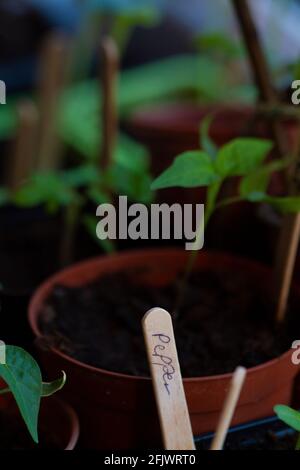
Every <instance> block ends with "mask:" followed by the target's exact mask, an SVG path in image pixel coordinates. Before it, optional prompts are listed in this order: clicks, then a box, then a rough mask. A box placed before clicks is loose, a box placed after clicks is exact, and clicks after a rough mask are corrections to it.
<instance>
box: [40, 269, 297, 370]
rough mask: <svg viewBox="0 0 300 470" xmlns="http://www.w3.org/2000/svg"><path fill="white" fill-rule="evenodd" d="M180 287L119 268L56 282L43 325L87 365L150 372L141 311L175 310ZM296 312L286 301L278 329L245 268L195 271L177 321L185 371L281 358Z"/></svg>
mask: <svg viewBox="0 0 300 470" xmlns="http://www.w3.org/2000/svg"><path fill="white" fill-rule="evenodd" d="M136 278H137V276H135V279H136ZM177 292H178V285H176V284H175V283H174V284H173V285H169V286H166V287H160V288H157V287H155V288H154V287H149V286H148V287H145V286H142V285H138V284H137V283H135V282H133V281H132V280H131V279H130V278H129V277H128V276H127V277H126V276H124V275H123V274H113V275H110V276H106V277H105V278H101V279H99V280H97V281H95V282H93V283H91V284H89V285H85V286H84V287H82V288H70V287H65V286H60V285H57V286H56V287H55V289H54V291H53V293H52V295H51V298H49V300H48V304H47V306H46V307H44V311H43V314H42V316H41V324H40V327H41V329H42V331H43V332H44V334H45V336H46V342H48V344H51V345H52V346H53V345H55V346H56V347H58V348H59V349H60V350H61V351H63V352H65V353H67V354H68V355H70V356H72V357H74V358H76V359H78V360H80V361H82V362H84V363H87V364H90V365H92V366H95V367H99V368H103V369H107V370H110V371H117V372H122V373H128V374H133V375H143V376H148V375H149V368H148V364H147V360H146V352H145V347H144V341H143V334H142V329H141V319H142V316H143V315H144V314H145V312H147V310H149V309H150V308H153V307H154V306H160V307H163V308H165V309H167V310H168V311H170V312H172V310H173V308H174V301H175V298H176V294H177ZM292 303H293V301H292ZM293 310H296V312H297V309H293V307H292V305H291V306H290V311H289V314H288V318H289V320H288V321H287V322H286V324H285V325H283V326H282V327H281V328H280V330H277V328H276V326H275V325H274V321H273V314H274V313H273V312H274V308H273V307H272V306H271V305H270V303H269V302H268V301H267V299H266V296H265V293H264V292H262V291H260V289H259V286H257V282H256V283H255V282H254V280H253V278H252V279H250V278H249V276H247V274H246V273H234V272H228V271H226V272H225V271H220V270H218V271H216V272H210V271H205V272H204V271H203V272H197V273H195V274H193V275H192V276H191V278H190V281H189V285H188V286H187V289H186V294H185V299H184V302H183V304H182V308H181V313H180V315H179V318H178V319H177V320H176V321H175V323H174V329H175V337H176V343H177V349H178V354H179V360H180V364H181V369H182V374H183V376H184V377H197V376H207V375H214V374H222V373H227V372H232V371H233V370H234V368H235V367H236V366H238V365H243V366H245V367H247V368H249V367H253V366H256V365H258V364H261V363H264V362H266V361H268V360H270V359H272V358H275V357H277V356H279V355H280V354H282V353H283V352H284V351H287V350H288V349H289V348H290V346H291V343H292V341H293V340H294V339H295V331H297V329H296V328H298V330H299V325H298V326H297V325H296V324H295V321H292V318H293V315H292V311H293ZM294 317H295V318H298V317H299V315H298V314H297V315H295V316H294ZM296 336H297V334H296Z"/></svg>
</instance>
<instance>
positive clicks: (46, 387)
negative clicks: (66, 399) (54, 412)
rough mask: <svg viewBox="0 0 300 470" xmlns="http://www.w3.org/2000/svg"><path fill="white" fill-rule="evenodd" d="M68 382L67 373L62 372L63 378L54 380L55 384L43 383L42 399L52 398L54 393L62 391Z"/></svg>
mask: <svg viewBox="0 0 300 470" xmlns="http://www.w3.org/2000/svg"><path fill="white" fill-rule="evenodd" d="M66 380H67V376H66V373H65V372H64V371H62V377H61V378H60V379H57V380H54V381H53V382H43V383H42V397H50V396H51V395H53V394H54V393H56V392H58V391H59V390H61V389H62V388H63V387H64V385H65V383H66Z"/></svg>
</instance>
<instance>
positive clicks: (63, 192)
mask: <svg viewBox="0 0 300 470" xmlns="http://www.w3.org/2000/svg"><path fill="white" fill-rule="evenodd" d="M78 198H79V194H78V193H76V192H75V191H74V190H73V189H72V188H71V187H70V186H69V185H68V184H66V182H65V181H64V179H63V175H61V174H59V173H57V174H56V173H37V174H35V175H33V177H32V178H31V179H30V180H29V181H28V182H27V183H26V184H24V185H23V186H22V187H21V188H20V189H19V190H18V191H17V192H16V193H15V194H14V196H13V198H12V199H13V202H14V203H15V204H17V205H18V206H21V207H35V206H37V205H40V204H45V206H46V207H47V208H48V210H49V211H50V212H54V211H55V210H57V209H58V208H59V207H61V206H66V205H69V204H72V203H73V202H74V201H75V200H77V199H78Z"/></svg>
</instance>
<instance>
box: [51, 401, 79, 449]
mask: <svg viewBox="0 0 300 470" xmlns="http://www.w3.org/2000/svg"><path fill="white" fill-rule="evenodd" d="M53 400H55V402H56V403H58V404H59V406H61V408H62V409H63V410H64V411H65V412H66V414H67V415H68V418H69V420H70V429H71V433H70V438H69V440H68V444H67V445H66V447H65V449H64V450H74V448H75V447H76V444H77V442H78V439H79V435H80V424H79V418H78V416H77V414H76V412H75V410H74V409H73V408H72V407H71V405H69V403H67V402H65V401H64V400H62V399H61V398H57V397H53Z"/></svg>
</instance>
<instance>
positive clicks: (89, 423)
mask: <svg viewBox="0 0 300 470" xmlns="http://www.w3.org/2000/svg"><path fill="white" fill-rule="evenodd" d="M187 256H188V253H187V252H184V251H180V250H174V249H158V250H145V251H137V252H128V253H122V254H118V255H112V256H110V257H103V258H98V259H93V260H90V261H87V262H84V263H80V264H77V265H75V266H73V267H71V268H69V269H67V270H64V271H62V272H60V273H58V274H56V275H55V276H53V277H52V278H50V279H49V280H48V281H46V282H45V283H44V284H43V285H42V286H41V287H40V288H39V289H38V290H37V291H36V293H35V294H34V296H33V298H32V300H31V303H30V307H29V322H30V325H31V328H32V330H33V332H34V334H35V335H36V336H37V338H39V339H40V341H38V342H37V343H40V344H41V345H42V344H43V341H42V339H43V334H42V331H41V329H40V326H39V325H40V318H41V315H42V314H43V309H44V306H45V304H46V302H47V299H48V298H49V296H50V294H51V292H52V290H53V289H54V287H55V286H56V285H57V284H62V285H66V286H83V285H85V284H87V283H89V282H91V281H93V280H96V279H98V278H101V277H104V276H106V275H108V274H110V273H116V272H126V271H127V270H134V269H137V270H138V272H139V280H140V281H141V282H142V283H143V284H145V285H151V286H153V285H154V286H161V285H166V284H168V283H170V282H172V281H173V280H174V279H175V278H176V276H178V274H179V272H180V271H182V269H183V267H184V265H185V263H186V261H187ZM217 268H222V269H227V270H229V271H232V270H235V271H237V272H240V271H241V272H247V273H249V275H251V277H253V279H255V282H257V283H259V285H260V286H263V287H264V289H265V291H266V295H268V293H269V289H270V279H271V270H270V269H269V268H268V267H265V266H263V265H261V264H259V263H256V262H252V261H249V260H245V259H241V258H237V257H233V256H231V255H226V254H220V253H210V252H201V253H200V254H199V256H198V259H197V269H198V270H207V269H211V270H214V269H217ZM293 290H294V295H295V296H296V298H297V299H298V298H299V302H300V292H299V289H298V288H297V287H296V286H294V287H293ZM99 314H101V312H99ZM291 354H292V350H288V351H286V352H285V353H284V354H282V355H281V356H280V357H278V358H276V359H273V360H271V361H268V362H266V363H264V364H261V365H259V366H257V367H253V368H250V369H249V370H248V374H247V380H246V383H245V386H244V389H243V392H242V395H241V399H240V402H239V405H238V407H237V410H236V414H235V418H234V423H233V424H239V423H244V422H247V421H250V420H252V419H258V418H262V417H264V416H268V415H270V414H271V413H272V410H273V406H274V405H276V404H277V403H282V404H289V403H290V398H291V393H292V387H293V381H294V377H295V375H296V374H297V372H298V370H299V368H298V367H296V366H294V365H293V364H292V362H291ZM39 355H40V360H41V363H42V364H43V365H44V367H45V370H46V372H47V373H48V375H49V378H51V377H52V376H53V377H54V376H55V375H56V374H57V373H58V371H60V370H65V371H66V373H67V376H68V381H67V384H66V386H65V388H64V390H62V393H63V394H64V395H65V396H66V397H67V400H68V401H69V402H70V403H72V404H73V406H74V407H75V409H76V411H78V413H79V416H80V421H81V425H82V439H83V445H84V446H87V447H90V448H98V449H101V448H102V449H111V448H115V449H124V448H132V447H139V446H145V445H157V440H158V439H159V435H160V432H159V425H158V419H157V413H156V408H155V404H154V398H153V392H152V384H151V380H150V379H149V378H147V377H138V376H131V375H126V374H122V373H115V372H110V371H109V370H104V369H99V368H96V367H92V366H89V365H87V364H84V363H82V362H80V361H78V360H75V359H73V358H71V357H70V356H68V355H67V354H65V353H62V352H61V351H59V350H58V349H55V348H50V349H49V348H47V349H45V348H43V347H40V348H39ZM231 377H232V374H223V375H215V376H209V377H199V378H185V379H184V386H185V392H186V396H187V401H188V406H189V411H190V415H191V421H192V426H193V431H194V435H200V434H202V433H204V432H209V431H211V430H213V429H215V427H216V424H217V421H218V418H219V414H220V410H221V409H222V406H223V402H224V397H225V394H226V390H227V388H228V386H229V381H230V380H231ZM75 390H76V393H74V391H75ZM145 404H146V405H145ZM116 429H120V430H122V432H120V433H118V432H116Z"/></svg>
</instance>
